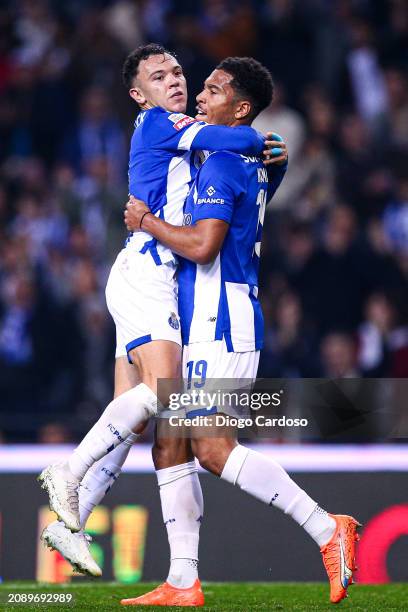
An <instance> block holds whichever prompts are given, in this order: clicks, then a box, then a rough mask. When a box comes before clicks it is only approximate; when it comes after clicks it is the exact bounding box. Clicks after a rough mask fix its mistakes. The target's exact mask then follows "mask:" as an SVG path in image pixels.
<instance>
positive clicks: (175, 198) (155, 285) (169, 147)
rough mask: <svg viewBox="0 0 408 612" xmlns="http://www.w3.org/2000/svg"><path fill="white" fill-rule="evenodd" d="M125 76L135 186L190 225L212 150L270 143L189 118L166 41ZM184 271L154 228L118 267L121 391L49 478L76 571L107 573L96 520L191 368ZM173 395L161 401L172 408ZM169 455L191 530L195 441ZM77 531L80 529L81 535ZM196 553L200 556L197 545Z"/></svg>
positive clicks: (133, 59)
mask: <svg viewBox="0 0 408 612" xmlns="http://www.w3.org/2000/svg"><path fill="white" fill-rule="evenodd" d="M123 77H124V82H125V85H126V87H127V89H128V90H129V93H130V96H131V97H132V98H133V99H134V100H135V102H137V104H138V105H139V107H140V109H141V111H142V112H141V113H140V114H139V116H138V118H137V121H136V124H135V131H134V134H133V137H132V143H131V150H130V161H129V192H130V193H132V194H134V195H137V196H139V197H141V198H143V199H145V200H146V201H149V203H150V206H151V210H152V211H154V212H155V213H156V214H157V215H160V217H161V218H163V219H165V220H167V221H169V222H171V223H174V224H181V223H182V217H183V204H184V201H185V198H186V196H187V193H188V191H189V187H190V185H191V183H192V180H193V179H194V177H195V174H196V172H197V168H198V165H199V154H198V152H200V151H201V150H202V149H208V150H217V149H229V150H231V151H240V152H246V153H247V154H260V153H261V152H262V150H263V149H264V147H265V143H264V139H263V137H261V136H260V135H259V134H258V133H257V132H256V131H255V130H253V129H252V128H249V127H246V126H242V127H238V128H230V127H222V126H209V125H206V124H205V123H204V122H203V121H196V120H194V119H193V118H191V117H188V116H186V115H184V114H183V113H184V111H185V109H186V104H187V88H186V81H185V77H184V75H183V71H182V69H181V66H180V65H179V63H178V61H177V59H176V58H175V57H174V56H173V55H172V54H170V53H168V52H166V51H165V50H164V49H163V48H162V47H160V46H158V45H152V44H150V45H145V46H142V47H139V48H138V49H136V50H135V51H134V52H132V53H131V54H130V55H129V56H128V58H127V59H126V62H125V64H124V69H123ZM195 152H197V154H195ZM175 271H176V259H175V256H174V255H173V253H172V251H171V250H170V249H168V248H167V247H165V246H163V245H161V244H159V243H157V241H156V240H155V239H152V237H151V236H150V235H148V234H146V233H144V232H138V233H135V234H133V235H131V236H130V237H129V238H128V241H127V244H126V247H125V248H124V249H123V250H122V251H121V252H120V253H119V255H118V257H117V260H116V262H115V263H114V265H113V267H112V270H111V274H110V277H109V281H108V285H107V291H106V294H107V302H108V307H109V310H110V312H111V314H112V316H113V318H114V321H115V325H116V332H117V349H116V364H115V398H114V400H113V401H112V402H111V403H110V404H109V406H108V407H107V408H106V410H105V411H104V413H103V414H102V416H101V417H100V419H99V420H98V422H97V423H96V424H95V425H94V427H93V428H92V429H91V430H90V432H89V433H88V434H87V436H86V437H85V438H84V440H83V441H82V442H81V443H80V445H79V446H78V447H77V448H76V450H75V451H74V453H73V454H72V455H71V456H70V458H69V460H68V462H67V463H64V464H61V465H52V466H49V467H48V468H46V469H45V470H44V471H43V472H42V474H41V475H40V477H39V480H40V482H41V483H42V486H43V488H45V489H46V490H47V491H48V493H49V497H50V506H51V508H52V509H53V510H54V511H55V512H56V513H57V515H58V517H59V518H60V519H61V521H60V522H58V521H55V522H54V523H52V524H51V525H50V526H48V528H47V529H46V530H45V531H44V534H43V539H44V541H45V542H46V543H47V544H48V545H49V546H51V547H53V548H57V549H58V550H59V551H60V552H61V553H62V554H64V556H65V557H66V558H67V559H68V560H69V561H70V562H71V563H72V564H73V565H74V566H75V567H76V569H79V570H81V571H86V572H88V573H90V574H92V575H100V573H101V571H100V568H99V567H98V566H97V565H96V563H95V562H94V561H93V559H92V557H91V555H90V553H89V546H88V540H87V537H86V536H85V534H84V533H83V527H84V525H85V523H86V520H87V518H88V516H89V514H90V512H91V511H92V508H93V507H94V506H95V505H96V504H97V503H99V502H100V500H101V499H102V497H103V495H104V493H105V492H106V490H107V489H109V488H110V486H111V485H112V484H113V483H114V481H115V479H116V478H117V476H118V474H119V473H120V470H121V466H122V465H123V462H124V461H125V459H126V456H127V454H128V452H129V448H130V446H131V445H132V444H133V442H134V440H135V437H136V436H135V433H133V432H135V431H137V428H138V426H140V425H141V424H142V423H144V422H145V421H146V419H148V418H149V417H150V416H151V415H154V414H156V412H157V404H158V399H157V395H156V393H157V389H156V381H157V379H159V378H169V379H177V378H180V375H181V337H180V325H179V317H178V306H177V299H176V295H175V294H176V281H175V278H174V276H175ZM128 359H129V362H130V363H132V364H134V365H136V366H137V368H135V367H133V365H129V363H128V361H127V360H128ZM137 372H138V373H139V375H140V378H138V377H137V375H136V374H137ZM165 395H166V394H165V393H164V394H163V396H162V397H160V398H159V401H160V402H161V403H162V404H164V405H165V404H166V402H167V398H166V396H165ZM108 453H109V454H108ZM166 453H167V457H166V463H165V466H168V465H170V466H176V465H177V466H179V473H178V476H177V485H173V484H172V482H169V483H167V484H168V486H166V492H169V491H170V490H172V489H173V487H176V486H177V491H178V495H179V497H180V496H181V497H183V499H184V502H185V503H184V508H185V516H186V521H185V522H184V523H183V522H182V521H181V522H180V525H181V527H180V528H181V529H182V530H185V529H187V531H189V530H190V523H191V522H192V519H191V518H190V519H189V518H188V517H191V516H192V515H193V514H194V513H196V512H198V514H197V517H199V516H200V515H201V514H202V496H201V488H200V483H199V480H198V476H197V469H196V466H195V463H194V461H193V457H192V455H191V451H190V450H189V448H188V447H187V441H184V444H183V443H182V442H180V443H178V444H173V447H172V448H170V445H169V444H168V445H167V451H166ZM159 467H160V466H159ZM79 483H81V485H82V486H81V487H80V495H79V496H78V485H79ZM162 497H165V494H164V493H163V494H162ZM199 500H201V502H200V503H198V502H199ZM163 503H164V504H165V501H163ZM194 521H196V519H194ZM64 524H65V526H66V527H65V526H64ZM67 528H68V529H67ZM70 530H71V531H72V532H78V536H76V537H74V536H71V531H70ZM194 530H196V524H194ZM176 539H177V538H176ZM197 542H198V536H197V537H195V541H194V543H192V545H191V546H192V548H193V549H194V550H195V549H197V545H198V544H197ZM191 555H193V557H194V556H196V555H197V553H196V552H192V551H191V550H190V552H189V556H191Z"/></svg>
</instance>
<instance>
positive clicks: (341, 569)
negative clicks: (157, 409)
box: [193, 438, 359, 603]
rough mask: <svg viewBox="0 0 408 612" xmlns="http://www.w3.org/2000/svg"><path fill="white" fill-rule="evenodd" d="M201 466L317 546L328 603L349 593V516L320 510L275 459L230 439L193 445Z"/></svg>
mask: <svg viewBox="0 0 408 612" xmlns="http://www.w3.org/2000/svg"><path fill="white" fill-rule="evenodd" d="M193 451H194V453H195V455H196V457H197V458H198V460H199V462H200V464H201V465H202V467H204V468H205V469H207V470H209V471H210V472H212V473H213V474H216V475H217V476H220V477H221V478H222V479H223V480H226V481H227V482H230V483H231V484H234V485H235V484H236V485H237V486H238V487H239V488H240V489H242V490H243V491H245V492H246V493H249V494H250V495H252V496H253V497H256V498H257V499H259V500H260V501H263V502H264V503H266V504H268V505H270V506H275V507H276V508H279V509H280V510H282V511H283V512H284V513H285V514H288V515H289V516H291V517H292V518H293V519H294V520H295V521H296V522H297V523H298V524H299V525H301V526H302V527H303V528H304V529H305V531H306V532H307V533H308V534H309V535H310V536H311V537H312V538H313V539H314V540H315V542H316V543H317V544H318V545H319V546H320V549H321V553H322V556H323V563H324V565H325V568H326V571H327V574H328V577H329V581H330V599H331V601H332V602H333V603H337V602H339V601H340V600H341V599H343V598H344V597H346V595H347V587H348V585H349V584H351V583H352V575H353V571H354V569H355V561H354V555H355V553H354V549H355V541H357V540H358V536H357V534H356V529H357V527H358V525H359V523H358V522H357V521H356V520H355V519H354V518H352V517H350V516H344V515H332V514H328V513H327V512H326V511H325V510H323V509H322V508H320V507H319V506H318V505H317V503H316V502H315V501H313V500H312V499H311V498H310V497H309V496H308V495H307V493H306V492H305V491H303V490H302V489H301V488H300V487H299V486H298V485H297V484H296V483H295V482H294V481H293V480H292V479H291V478H290V477H289V475H288V474H287V473H286V472H285V470H284V469H283V468H282V467H281V466H280V465H279V464H278V463H277V462H276V461H274V460H273V459H270V458H269V457H264V456H263V455H261V453H258V452H256V451H253V450H251V449H248V448H245V447H244V446H241V445H240V444H237V443H236V442H235V441H233V442H232V441H231V439H229V438H221V439H220V438H217V439H215V438H201V439H197V440H194V441H193Z"/></svg>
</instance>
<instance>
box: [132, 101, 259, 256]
mask: <svg viewBox="0 0 408 612" xmlns="http://www.w3.org/2000/svg"><path fill="white" fill-rule="evenodd" d="M263 148H264V139H263V137H262V136H261V135H260V134H258V132H256V131H255V130H253V129H252V128H249V127H245V126H243V127H238V128H230V127H225V126H216V125H207V124H206V123H204V122H203V121H196V120H195V119H193V118H192V117H189V116H188V115H183V114H182V113H171V112H167V111H165V110H164V109H163V108H160V107H158V106H156V107H154V108H151V109H149V110H146V111H142V112H141V113H140V114H139V115H138V117H137V120H136V122H135V131H134V133H133V136H132V141H131V147H130V157H129V193H130V194H132V195H134V196H135V197H137V198H139V199H141V200H144V201H145V202H146V203H147V204H148V205H149V207H150V210H151V211H152V212H153V213H154V214H155V215H157V216H160V217H161V218H162V219H165V220H166V221H168V222H169V223H171V224H172V225H181V224H182V221H183V205H184V201H185V199H186V197H187V194H188V192H189V189H190V186H191V184H192V181H193V179H194V178H195V175H196V173H197V170H198V167H199V165H200V155H199V154H198V152H199V151H202V150H209V151H218V150H220V149H227V150H228V151H235V152H242V153H248V154H251V153H252V154H259V153H260V152H261V151H262V149H263ZM193 152H197V154H194V153H193ZM126 246H127V248H135V249H137V250H138V251H139V252H141V253H147V252H150V253H151V255H152V256H153V259H154V261H155V262H156V264H158V265H159V264H161V263H165V262H167V261H172V260H174V255H173V253H172V252H171V250H170V249H168V248H167V247H165V246H163V245H162V244H160V243H158V242H157V240H156V239H155V238H152V237H151V236H150V235H149V234H147V233H145V232H135V233H133V234H131V235H130V236H129V238H128V240H127V243H126Z"/></svg>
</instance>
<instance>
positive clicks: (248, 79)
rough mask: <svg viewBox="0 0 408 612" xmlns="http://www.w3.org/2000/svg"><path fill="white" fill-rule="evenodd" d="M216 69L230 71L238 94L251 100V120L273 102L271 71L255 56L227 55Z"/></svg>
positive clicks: (232, 82)
mask: <svg viewBox="0 0 408 612" xmlns="http://www.w3.org/2000/svg"><path fill="white" fill-rule="evenodd" d="M216 70H224V71H225V72H228V74H230V75H231V76H232V77H233V78H232V81H231V86H232V88H233V89H234V90H235V92H236V93H237V95H238V96H239V97H243V98H247V99H248V100H249V101H250V102H251V104H252V110H251V114H250V116H249V118H250V119H251V120H252V119H255V117H256V116H257V115H259V113H260V112H261V111H262V110H263V109H264V108H266V107H267V106H269V104H270V103H271V102H272V97H273V81H272V76H271V73H270V72H269V70H268V69H267V68H265V66H263V65H262V64H261V63H260V62H258V61H257V60H256V59H254V58H253V57H227V58H226V59H224V60H222V62H221V63H220V64H218V66H217V68H216Z"/></svg>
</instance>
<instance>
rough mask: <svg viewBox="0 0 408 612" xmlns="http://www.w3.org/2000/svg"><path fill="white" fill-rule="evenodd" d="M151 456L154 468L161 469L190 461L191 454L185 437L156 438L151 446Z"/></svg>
mask: <svg viewBox="0 0 408 612" xmlns="http://www.w3.org/2000/svg"><path fill="white" fill-rule="evenodd" d="M152 457H153V463H154V467H155V468H156V470H162V469H164V468H168V467H173V466H174V465H181V464H183V463H188V462H189V461H192V459H193V454H192V451H191V446H190V442H189V440H187V439H181V440H179V439H176V438H156V440H155V442H154V445H153V448H152Z"/></svg>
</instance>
